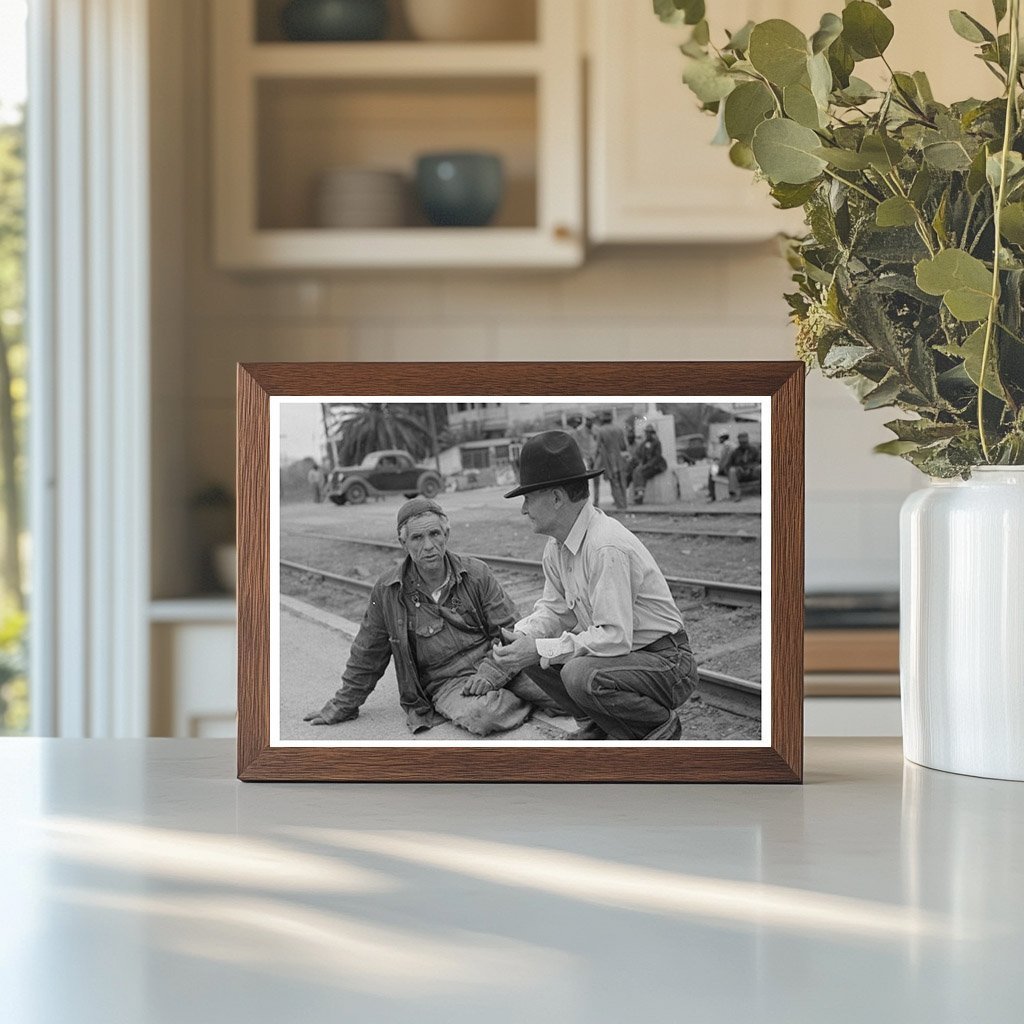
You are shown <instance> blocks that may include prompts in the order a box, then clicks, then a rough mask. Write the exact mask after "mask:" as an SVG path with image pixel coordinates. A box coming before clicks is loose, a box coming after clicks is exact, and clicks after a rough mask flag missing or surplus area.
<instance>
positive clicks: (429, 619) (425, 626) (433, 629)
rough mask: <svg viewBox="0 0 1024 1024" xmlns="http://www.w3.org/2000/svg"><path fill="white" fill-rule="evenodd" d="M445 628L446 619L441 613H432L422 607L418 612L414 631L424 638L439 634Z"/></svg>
mask: <svg viewBox="0 0 1024 1024" xmlns="http://www.w3.org/2000/svg"><path fill="white" fill-rule="evenodd" d="M442 629H444V619H442V618H441V616H440V615H431V614H430V613H429V612H427V611H425V610H424V609H423V608H421V609H420V610H419V611H418V612H417V614H416V622H415V625H414V626H413V632H414V633H415V634H416V636H418V637H420V638H421V639H423V640H427V639H429V638H430V637H433V636H437V634H438V633H440V632H441V630H442Z"/></svg>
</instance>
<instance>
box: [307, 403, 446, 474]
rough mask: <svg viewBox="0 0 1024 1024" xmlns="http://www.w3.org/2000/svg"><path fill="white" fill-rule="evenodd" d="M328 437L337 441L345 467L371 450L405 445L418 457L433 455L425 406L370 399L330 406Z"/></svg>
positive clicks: (326, 418)
mask: <svg viewBox="0 0 1024 1024" xmlns="http://www.w3.org/2000/svg"><path fill="white" fill-rule="evenodd" d="M324 411H325V414H326V415H325V417H324V419H325V423H326V424H327V431H328V439H329V440H332V441H337V453H338V459H339V461H340V462H341V464H342V465H343V466H350V465H355V464H356V463H358V462H361V461H362V459H363V458H364V457H365V456H366V454H367V453H368V452H375V451H380V450H381V449H382V448H402V449H404V450H405V451H407V452H409V454H410V455H412V457H413V458H414V459H422V458H423V457H424V456H426V455H429V454H431V450H432V445H431V439H430V428H429V426H428V425H427V421H426V417H425V416H424V415H423V413H424V407H423V406H422V405H402V404H399V403H395V402H366V403H363V404H359V405H344V406H326V407H325V410H324Z"/></svg>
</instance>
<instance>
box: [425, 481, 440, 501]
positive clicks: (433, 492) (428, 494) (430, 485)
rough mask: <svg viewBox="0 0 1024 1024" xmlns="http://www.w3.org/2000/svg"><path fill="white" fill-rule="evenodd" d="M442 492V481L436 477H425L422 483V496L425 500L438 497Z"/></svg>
mask: <svg viewBox="0 0 1024 1024" xmlns="http://www.w3.org/2000/svg"><path fill="white" fill-rule="evenodd" d="M440 492H441V481H440V480H438V479H437V477H436V476H427V477H424V478H423V480H422V481H421V483H420V494H422V495H423V497H424V498H433V497H436V496H437V495H438V494H440Z"/></svg>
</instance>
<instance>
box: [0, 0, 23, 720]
mask: <svg viewBox="0 0 1024 1024" xmlns="http://www.w3.org/2000/svg"><path fill="white" fill-rule="evenodd" d="M26 15H27V4H26V2H25V0H0V573H2V576H0V734H5V735H10V734H17V733H23V732H26V731H27V730H28V726H29V702H28V670H27V653H26V637H27V626H28V620H27V612H26V593H25V590H26V587H25V581H26V578H27V565H26V560H27V557H28V535H27V531H26V528H25V508H26V501H25V469H26V466H25V441H26V438H25V434H26V422H27V414H28V394H27V388H26V372H27V369H28V367H27V352H26V345H25V273H24V271H25V101H26V85H25V80H26V75H25V55H26V34H25V19H26Z"/></svg>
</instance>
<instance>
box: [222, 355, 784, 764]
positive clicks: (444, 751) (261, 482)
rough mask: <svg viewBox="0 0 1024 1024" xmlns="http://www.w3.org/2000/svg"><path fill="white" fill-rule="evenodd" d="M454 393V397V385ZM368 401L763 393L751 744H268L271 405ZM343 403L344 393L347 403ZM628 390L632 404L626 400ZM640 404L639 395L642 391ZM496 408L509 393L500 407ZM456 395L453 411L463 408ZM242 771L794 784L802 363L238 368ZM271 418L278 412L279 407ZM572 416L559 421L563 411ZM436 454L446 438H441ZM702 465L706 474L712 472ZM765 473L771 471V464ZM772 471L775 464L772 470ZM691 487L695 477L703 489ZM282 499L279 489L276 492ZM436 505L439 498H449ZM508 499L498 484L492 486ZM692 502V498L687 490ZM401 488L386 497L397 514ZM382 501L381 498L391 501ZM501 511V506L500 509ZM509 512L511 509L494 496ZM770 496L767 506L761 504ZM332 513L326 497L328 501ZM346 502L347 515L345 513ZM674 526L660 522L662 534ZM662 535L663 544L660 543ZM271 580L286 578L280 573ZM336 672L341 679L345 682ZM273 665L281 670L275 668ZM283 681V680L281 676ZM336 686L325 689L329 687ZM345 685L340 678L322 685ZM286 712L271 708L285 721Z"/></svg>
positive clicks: (757, 396)
mask: <svg viewBox="0 0 1024 1024" xmlns="http://www.w3.org/2000/svg"><path fill="white" fill-rule="evenodd" d="M453 392H457V394H456V395H453ZM338 396H344V398H350V399H352V400H353V401H359V400H360V399H364V398H376V399H377V400H380V396H387V398H388V400H390V399H391V398H394V399H395V400H400V399H403V398H406V397H408V398H410V399H412V400H416V399H417V398H419V399H424V400H425V401H427V402H433V401H437V400H438V397H441V398H443V399H445V400H449V399H453V398H456V397H462V396H474V397H475V398H477V399H480V398H483V399H485V400H489V399H491V398H494V399H495V400H498V399H501V400H505V404H506V405H507V404H509V402H508V399H509V398H510V396H511V398H512V399H514V400H517V401H518V400H521V401H522V403H529V402H531V401H533V402H537V401H541V400H544V401H547V396H559V398H558V400H559V401H565V400H568V399H570V398H571V399H573V400H575V399H576V397H579V399H580V401H590V402H591V404H593V403H595V402H599V401H602V400H607V401H608V402H610V403H611V402H615V401H624V400H625V399H623V398H622V397H621V396H641V398H642V399H644V400H647V401H649V402H650V403H651V404H650V405H649V406H648V408H649V409H652V410H656V406H655V404H654V402H655V401H656V400H657V401H662V402H665V401H666V400H665V399H663V398H662V399H654V398H650V397H645V396H671V398H672V400H675V399H678V400H679V401H680V402H682V403H685V402H686V401H687V400H689V399H691V398H692V397H693V396H700V397H701V398H704V397H706V396H729V397H730V399H737V400H742V399H749V400H750V401H751V402H758V401H759V402H760V403H761V404H760V406H759V408H761V409H763V411H764V420H765V423H766V425H768V426H769V428H770V429H769V431H768V432H767V433H766V435H765V437H764V438H763V448H764V449H765V451H766V452H770V460H766V465H767V463H768V461H770V488H766V491H765V499H764V502H763V515H764V516H765V517H766V519H767V522H768V523H769V524H770V534H769V536H768V537H766V538H765V542H764V545H763V550H764V552H765V558H766V560H765V561H764V562H763V563H762V564H763V566H768V567H770V571H769V573H768V579H762V584H763V585H766V586H767V587H768V589H769V592H770V599H761V598H759V600H760V601H761V604H760V608H761V613H762V615H763V616H765V622H766V623H769V624H770V634H768V632H767V629H768V626H767V625H765V627H764V629H765V636H766V637H767V638H768V639H769V643H768V644H767V645H764V650H763V653H762V654H761V657H762V659H763V660H762V664H763V665H766V666H767V667H768V676H769V679H770V687H769V688H768V689H767V690H766V691H764V697H763V700H764V705H763V706H764V708H765V718H764V722H765V723H770V729H769V728H768V726H767V725H766V724H764V725H762V727H761V728H762V734H761V736H760V739H759V741H758V742H757V743H756V744H743V743H739V742H737V743H735V744H733V743H730V742H728V741H722V742H718V743H714V744H710V743H709V744H700V743H689V742H678V741H677V742H675V743H660V744H645V743H625V744H622V745H607V744H600V743H598V744H576V743H536V744H503V743H502V741H501V740H500V738H499V739H494V740H492V739H490V738H488V739H484V740H479V741H477V742H474V743H472V744H460V745H433V744H431V743H417V742H412V741H409V742H402V743H397V744H396V743H390V744H385V743H381V744H375V743H368V744H362V745H357V746H353V745H348V744H341V745H332V746H322V745H313V744H310V745H304V744H301V743H292V744H291V745H281V743H280V740H279V738H278V739H277V740H275V741H274V742H272V734H271V726H272V718H275V716H274V715H273V714H272V707H271V677H272V663H271V657H272V650H273V649H274V646H275V645H274V642H272V635H271V624H272V619H273V617H274V616H273V615H272V606H271V605H272V590H271V579H272V573H271V558H272V553H273V552H275V551H276V550H277V547H276V545H275V543H274V534H273V532H272V531H273V530H275V529H278V530H279V526H280V524H279V523H277V524H275V523H272V509H273V508H275V507H277V508H279V506H278V505H277V504H276V503H277V502H278V500H279V499H278V498H277V497H275V496H274V494H273V493H272V488H278V487H279V484H278V481H277V480H275V479H274V478H273V477H274V475H276V474H277V473H278V467H277V464H276V463H275V462H273V461H272V459H274V457H275V456H276V455H278V454H279V453H278V449H277V444H276V442H275V441H274V439H273V438H272V434H271V423H272V413H271V410H272V403H273V408H274V409H275V410H280V409H282V408H283V407H284V406H283V405H282V404H281V403H285V404H287V403H289V402H298V401H307V402H308V401H315V400H318V399H319V398H320V397H324V398H325V399H328V398H329V399H330V400H331V401H334V402H338V401H339V398H338ZM344 398H342V399H341V401H344ZM629 400H633V399H632V398H630V399H629ZM637 401H639V399H638V400H637ZM494 404H501V403H500V402H497V401H496V402H495V403H494ZM455 407H456V406H451V408H455ZM237 413H238V463H237V494H238V777H239V779H241V780H243V781H247V782H250V781H311V782H313V781H315V782H324V781H361V782H367V781H437V782H714V783H724V782H746V783H750V782H757V783H761V782H764V783H769V782H772V783H774V782H790V783H792V782H800V781H802V772H803V581H804V573H803V561H804V533H803V512H804V479H803V476H804V447H803V445H804V437H803V430H804V427H803V423H804V367H803V365H802V364H801V363H799V362H795V361H794V362H641V363H611V362H607V363H583V364H581V363H554V362H545V363H509V362H506V363H497V362H495V363H253V364H239V366H238V406H237ZM274 415H279V412H277V411H275V414H274ZM563 419H564V416H563ZM435 453H436V449H435ZM704 472H706V470H704ZM767 472H768V471H767V470H766V473H767ZM767 479H768V477H767V475H766V480H767ZM677 487H678V485H677ZM694 489H696V488H694ZM277 493H278V494H279V493H280V491H278V492H277ZM441 497H442V500H443V498H444V496H443V495H442V496H441ZM497 497H498V498H500V497H501V495H500V494H498V495H497ZM690 498H691V502H692V501H693V500H695V499H693V496H692V495H691V496H690ZM400 501H401V498H399V499H398V500H397V501H395V500H392V502H391V503H390V504H389V506H388V507H389V508H391V509H392V510H393V509H397V507H398V504H399V502H400ZM381 507H383V506H381ZM495 507H496V508H497V507H499V506H497V505H496V506H495ZM500 507H506V506H500ZM760 507H762V506H759V508H760ZM325 508H326V506H325ZM342 511H343V510H342ZM662 532H664V531H662ZM652 543H653V541H652ZM274 578H275V579H276V577H274ZM340 667H341V666H339V671H338V676H339V677H340ZM275 671H276V669H275ZM275 678H277V677H276V676H275ZM325 685H326V684H325ZM334 685H337V684H336V682H332V683H331V684H330V686H329V687H328V688H333V686H334ZM275 721H276V719H275Z"/></svg>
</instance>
